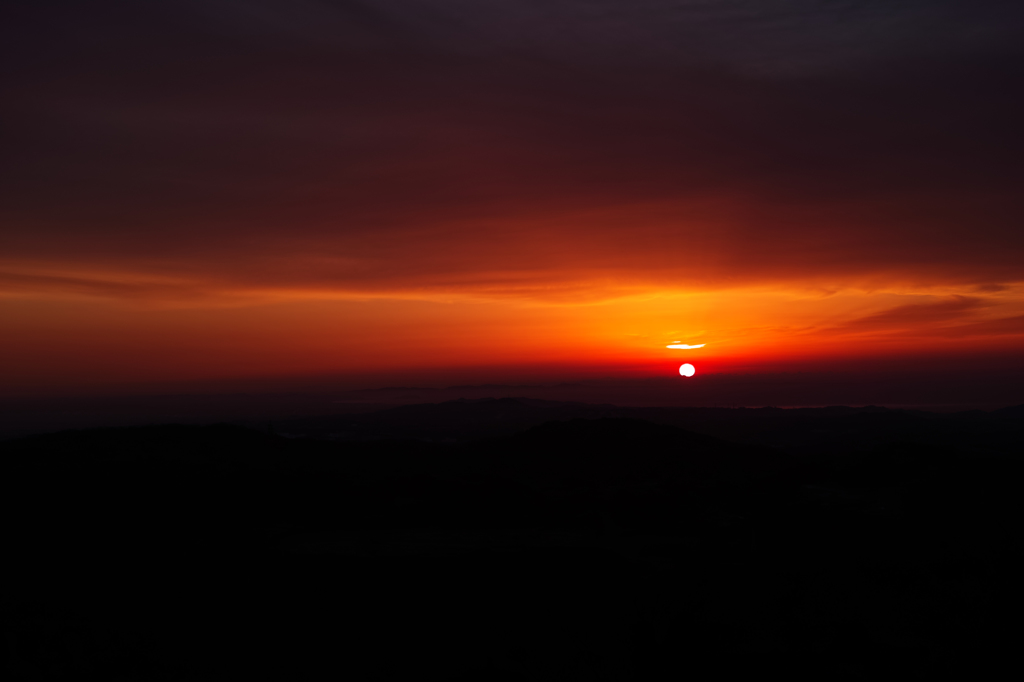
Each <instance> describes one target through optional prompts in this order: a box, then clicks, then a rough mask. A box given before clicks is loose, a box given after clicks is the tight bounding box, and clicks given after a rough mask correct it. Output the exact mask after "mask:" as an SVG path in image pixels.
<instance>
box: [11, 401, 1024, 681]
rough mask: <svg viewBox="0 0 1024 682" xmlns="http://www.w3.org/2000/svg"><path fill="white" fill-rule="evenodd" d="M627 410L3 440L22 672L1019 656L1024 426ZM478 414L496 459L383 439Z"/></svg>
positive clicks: (875, 662)
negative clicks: (335, 429)
mask: <svg viewBox="0 0 1024 682" xmlns="http://www.w3.org/2000/svg"><path fill="white" fill-rule="evenodd" d="M621 410H622V408H615V407H613V406H585V405H574V404H546V403H540V402H539V401H524V400H513V399H508V400H500V401H498V400H496V401H484V402H469V401H463V402H459V403H454V404H439V405H432V406H410V407H407V408H402V409H399V410H389V411H386V412H383V413H378V414H377V415H365V416H364V417H365V419H366V421H365V422H362V421H361V422H358V424H359V426H358V428H361V429H367V431H363V432H362V435H366V436H367V437H366V438H360V439H356V438H349V439H347V440H333V441H332V440H326V439H324V440H312V439H304V438H295V437H284V436H281V435H275V434H272V433H268V432H266V431H254V430H249V429H244V428H240V427H236V426H227V425H216V426H205V427H199V426H155V427H139V428H130V429H107V430H98V431H78V432H64V433H57V434H48V435H43V436H36V437H32V438H25V439H21V440H16V441H7V442H3V443H0V486H2V490H0V492H2V495H3V499H4V504H5V510H4V511H5V513H4V517H3V518H4V526H3V532H4V538H5V543H6V547H7V549H8V552H9V557H10V558H9V560H8V562H7V568H8V569H9V571H8V572H9V577H8V579H7V580H6V581H5V582H4V583H3V603H4V609H5V611H4V614H5V615H4V622H5V628H6V630H5V631H6V632H7V633H8V642H9V646H8V654H7V655H8V656H9V669H10V670H12V671H13V672H14V676H15V677H16V678H18V677H20V678H24V679H81V678H83V677H97V678H104V679H110V678H117V677H122V678H132V679H169V680H178V679H182V680H184V679H210V680H213V679H217V680H219V679H225V678H235V677H240V676H241V677H245V678H248V679H254V678H256V679H274V680H279V679H311V678H314V677H316V678H318V679H319V678H322V677H324V676H334V677H345V678H346V679H354V680H387V679H417V680H462V679H488V680H491V679H493V680H501V679H505V680H526V679H550V680H570V679H609V680H629V679H634V680H646V679H669V678H676V677H680V676H684V675H695V676H698V677H709V676H721V675H734V674H735V675H740V674H744V675H749V674H754V673H757V674H772V673H779V674H782V673H785V674H787V675H789V676H791V677H803V678H807V679H810V677H811V676H815V677H817V676H819V675H820V674H821V672H820V671H821V669H822V668H821V666H822V665H824V664H828V665H833V666H834V665H835V662H836V661H843V662H844V663H843V666H856V665H863V666H866V667H877V666H879V665H882V663H883V661H884V662H885V665H886V666H889V667H887V668H886V669H887V670H893V671H896V670H898V669H899V666H900V665H902V666H904V667H905V669H906V670H915V671H922V670H924V671H928V670H932V671H937V670H940V669H942V666H945V665H947V664H948V663H949V662H950V661H951V660H952V658H951V657H954V656H960V655H966V656H971V657H973V659H974V660H977V661H991V662H996V661H999V660H1001V659H1004V658H1006V657H1009V656H1011V655H1014V654H1015V650H1016V635H1015V632H1016V629H1015V628H1014V627H1013V626H1012V624H1013V623H1015V622H1016V619H1017V616H1018V614H1019V612H1020V607H1021V606H1022V599H1021V591H1020V587H1019V575H1020V570H1021V568H1022V567H1024V566H1022V561H1021V559H1022V556H1021V553H1022V548H1024V533H1022V526H1021V518H1022V516H1021V509H1020V505H1021V498H1020V494H1019V490H1020V487H1021V484H1022V482H1024V471H1022V468H1021V454H1024V453H1022V452H1021V450H1020V449H1019V448H1017V446H1016V445H1015V444H1019V443H1020V438H1021V429H1020V422H1019V421H1018V419H1017V417H1016V413H1015V412H1013V411H1007V412H1001V413H1000V414H995V413H964V414H957V415H944V416H943V415H929V414H927V413H916V412H902V411H893V410H886V409H882V408H824V409H819V410H792V411H790V410H785V411H783V410H773V409H766V410H688V411H687V410H682V411H680V410H675V411H673V410H667V411H660V412H659V411H658V410H653V409H651V410H647V411H646V412H644V411H626V414H627V415H628V416H623V413H622V412H621ZM581 413H584V414H586V415H589V416H590V417H591V418H580V414H581ZM640 413H642V414H648V415H651V416H653V417H654V420H653V421H650V420H643V419H638V418H636V415H637V414H640ZM552 414H557V415H560V416H563V417H566V418H565V419H563V420H558V421H551V420H544V421H542V422H541V423H535V424H534V423H531V422H535V421H537V420H538V419H539V418H540V416H551V415H552ZM364 417H360V419H363V418H364ZM345 419H350V417H345ZM460 419H461V420H470V421H472V420H474V419H478V420H479V421H478V422H476V423H475V424H472V423H470V424H466V425H465V426H464V427H462V429H461V431H459V433H461V434H462V435H463V436H465V435H466V434H478V435H487V434H490V437H486V438H476V439H468V438H467V439H465V440H464V441H463V440H460V442H456V443H447V444H445V443H442V442H427V441H426V440H413V439H411V438H410V439H404V440H402V439H390V440H389V439H386V438H382V436H384V435H387V434H388V433H390V434H391V435H395V434H400V433H404V434H406V435H408V436H414V435H415V436H417V437H424V434H426V433H429V435H428V436H425V437H428V438H431V439H434V440H440V441H443V440H444V439H445V438H454V437H453V436H451V435H450V434H452V433H453V431H452V429H453V428H454V429H458V428H459V420H460ZM673 420H674V421H675V422H677V423H683V422H686V423H690V424H693V425H695V427H696V428H694V429H692V430H690V429H681V428H679V427H678V426H677V425H673V424H671V423H669V422H670V421H673ZM371 429H376V431H373V435H372V437H369V435H368V434H369V433H370V431H369V430H371ZM282 430H284V429H283V428H282ZM701 430H702V431H703V432H698V431H701ZM496 432H497V433H496ZM729 432H733V433H735V434H736V437H737V439H736V440H733V439H730V438H723V437H721V436H722V434H727V433H729ZM446 434H448V435H446ZM716 434H717V435H716ZM787 445H791V446H792V447H787ZM1015 448H1016V449H1015ZM893 666H895V667H893Z"/></svg>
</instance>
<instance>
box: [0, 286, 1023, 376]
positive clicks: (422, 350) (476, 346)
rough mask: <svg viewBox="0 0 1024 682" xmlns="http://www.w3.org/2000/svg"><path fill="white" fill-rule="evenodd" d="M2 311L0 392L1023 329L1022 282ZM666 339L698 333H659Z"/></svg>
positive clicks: (798, 363)
mask: <svg viewBox="0 0 1024 682" xmlns="http://www.w3.org/2000/svg"><path fill="white" fill-rule="evenodd" d="M0 311H2V314H0V320H2V321H0V326H2V329H0V333H2V341H0V345H2V346H3V348H2V351H3V360H2V361H0V362H2V363H3V364H2V367H3V372H4V385H5V388H6V390H7V391H8V392H24V391H44V392H45V391H58V390H61V389H68V388H75V387H79V388H82V389H85V388H90V387H91V388H95V389H97V390H98V389H101V388H103V387H105V386H115V385H144V384H153V383H163V384H174V383H175V382H179V383H202V382H210V381H218V380H223V379H231V378H244V377H255V378H261V377H275V376H317V375H349V376H353V377H364V381H369V382H372V381H373V377H374V376H388V377H402V376H406V377H409V379H410V380H417V379H420V380H428V379H427V377H434V379H433V381H434V383H437V382H438V381H440V382H441V383H445V380H444V379H443V378H441V379H438V378H437V377H445V376H447V377H450V379H449V380H448V383H458V382H459V379H460V378H462V379H465V380H467V381H482V382H487V381H490V380H492V379H498V380H504V381H507V380H509V379H510V378H512V379H514V378H516V377H527V376H528V377H530V378H531V380H545V379H546V380H560V379H564V378H567V377H568V378H571V377H582V376H661V375H665V376H667V375H670V374H672V373H675V372H677V369H678V366H679V363H680V362H684V361H685V362H691V363H693V364H695V365H699V367H700V373H701V374H702V375H704V374H709V373H721V372H752V373H757V372H770V371H779V370H780V368H789V369H792V368H800V367H804V368H816V369H819V370H821V369H828V368H829V367H834V366H837V365H840V364H843V363H850V362H854V361H860V362H869V361H870V362H877V361H885V360H887V359H888V360H892V359H898V358H901V357H915V358H917V359H918V360H921V359H926V358H927V357H928V356H929V355H934V356H936V357H948V356H950V355H951V354H952V355H955V354H957V353H960V354H967V353H974V354H979V353H981V354H984V353H995V354H999V353H1003V354H1006V353H1013V352H1015V351H1016V350H1018V349H1019V348H1020V347H1021V342H1022V341H1024V297H1022V296H1021V293H1020V292H1019V291H1018V290H1016V289H1013V288H1005V289H1004V290H1002V291H999V292H992V293H988V294H984V295H983V296H979V295H978V294H977V293H975V294H974V295H968V294H967V293H954V291H953V290H949V289H946V290H940V291H937V292H934V291H933V292H922V291H890V292H878V291H875V292H866V291H856V290H849V291H838V292H835V293H828V294H826V293H822V292H821V291H814V290H799V289H792V290H788V291H787V290H784V289H781V288H775V289H770V288H767V287H760V288H747V289H735V290H724V291H705V292H691V293H679V292H652V293H649V294H647V295H644V296H630V297H623V298H618V299H611V300H604V301H593V302H585V303H565V302H560V303H540V302H537V301H523V300H514V299H508V298H502V299H497V300H495V299H487V298H485V297H479V296H478V297H473V298H470V297H466V296H452V297H449V299H448V300H437V298H436V297H431V298H429V299H427V300H422V299H421V300H413V299H408V298H385V297H377V298H367V299H363V300H356V299H352V298H338V299H333V300H332V299H328V298H324V297H317V298H307V299H303V298H297V297H291V298H287V299H280V298H279V299H277V300H269V301H264V302H262V303H252V302H249V303H247V304H244V305H240V304H238V303H233V304H226V303H220V304H217V305H210V304H209V302H207V303H206V304H203V305H197V304H196V303H194V302H193V303H191V304H188V305H185V304H181V303H177V304H174V305H169V304H168V305H154V304H152V303H139V302H131V301H123V300H110V299H103V298H97V297H93V298H81V297H78V298H71V297H65V298H61V297H52V296H51V297H47V298H41V297H24V296H21V297H16V296H8V297H6V298H3V299H0ZM677 340H683V341H687V340H699V341H701V342H706V343H707V346H706V347H704V348H700V349H692V350H685V351H681V350H674V349H669V348H666V345H667V344H671V342H673V341H677ZM683 356H685V357H683Z"/></svg>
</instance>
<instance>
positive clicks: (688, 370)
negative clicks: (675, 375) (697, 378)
mask: <svg viewBox="0 0 1024 682" xmlns="http://www.w3.org/2000/svg"><path fill="white" fill-rule="evenodd" d="M696 371H697V370H695V369H694V368H693V365H691V364H690V363H688V362H687V363H686V364H684V365H683V366H681V367H680V368H679V373H680V374H682V375H683V376H684V377H692V376H693V373H694V372H696Z"/></svg>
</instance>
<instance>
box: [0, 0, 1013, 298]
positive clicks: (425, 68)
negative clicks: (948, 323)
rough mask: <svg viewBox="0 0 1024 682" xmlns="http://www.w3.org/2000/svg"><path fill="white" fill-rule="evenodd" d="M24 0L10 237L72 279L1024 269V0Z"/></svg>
mask: <svg viewBox="0 0 1024 682" xmlns="http://www.w3.org/2000/svg"><path fill="white" fill-rule="evenodd" d="M6 11H7V12H8V13H9V15H8V17H7V19H8V20H7V21H4V22H0V23H2V24H3V25H4V26H5V28H4V29H2V30H3V34H2V35H0V37H2V38H3V40H2V41H0V42H3V43H4V45H5V47H3V48H2V49H3V58H4V59H3V62H4V64H5V65H6V67H5V68H4V71H3V73H2V75H0V78H2V81H0V82H2V83H3V87H4V90H5V96H4V97H3V99H2V103H0V121H2V129H3V131H4V132H3V133H2V134H0V144H2V146H3V149H4V154H3V155H2V161H0V221H2V222H3V224H4V225H5V226H6V227H5V229H4V230H3V232H2V233H0V253H2V254H3V259H4V261H5V263H7V264H8V265H10V263H11V262H13V263H15V264H17V263H28V262H32V263H44V264H46V265H47V267H48V268H49V270H48V272H50V273H51V274H49V275H46V276H55V275H53V274H52V271H53V270H54V269H55V268H56V269H59V268H62V267H64V268H67V270H68V273H71V272H74V271H77V270H81V269H83V268H85V269H89V268H93V269H100V270H103V271H109V272H116V271H118V270H119V269H120V270H123V271H124V272H126V273H129V272H148V273H153V274H154V275H159V276H166V277H176V278H183V279H185V280H187V279H188V278H193V279H194V280H195V281H196V282H202V283H212V284H210V285H211V286H225V287H231V286H235V287H237V286H255V287H274V286H278V287H324V288H332V287H333V288H340V289H346V290H355V291H389V290H395V289H405V290H408V289H417V288H428V289H431V288H433V289H444V290H462V289H466V290H479V291H482V292H485V293H492V294H494V293H501V292H505V293H512V294H517V292H519V293H521V292H524V291H526V292H534V293H533V294H531V295H541V296H543V295H545V294H544V292H546V291H555V290H558V291H562V290H573V291H575V290H577V289H579V288H580V287H583V288H586V287H587V286H594V287H598V288H600V287H599V285H597V284H587V283H591V282H597V281H605V282H613V283H614V285H608V289H609V290H612V289H616V287H618V288H619V289H621V288H622V287H628V286H630V285H631V283H632V284H635V285H637V286H640V285H649V284H657V285H659V286H666V285H667V286H671V285H686V286H694V285H700V286H721V285H730V284H735V283H751V282H762V281H780V280H794V279H801V278H803V279H822V278H826V279H828V278H830V279H838V280H842V281H849V282H856V281H862V280H871V281H881V280H885V281H914V282H926V283H928V282H949V281H955V282H963V283H969V284H978V285H985V284H988V283H991V282H993V281H1000V282H1012V281H1019V280H1020V279H1022V278H1024V265H1022V264H1024V231H1022V230H1021V229H1020V221H1021V217H1022V210H1021V209H1022V208H1024V207H1022V205H1021V204H1022V199H1024V197H1022V195H1021V193H1020V191H1019V187H1020V182H1021V180H1022V179H1024V178H1022V175H1024V167H1022V164H1021V161H1020V159H1022V158H1024V154H1022V152H1024V135H1022V134H1021V132H1020V126H1019V121H1020V120H1021V119H1022V118H1024V96H1022V95H1021V94H1020V92H1021V90H1020V88H1019V87H1018V85H1019V82H1020V79H1021V75H1022V73H1021V72H1022V70H1024V60H1022V59H1021V52H1020V51H1019V45H1020V44H1021V43H1020V41H1019V38H1020V37H1021V30H1020V29H1021V25H1022V23H1021V18H1022V13H1021V10H1020V9H1019V5H1018V4H1017V3H996V2H989V3H985V2H982V3H970V4H967V3H960V2H942V3H934V2H911V1H906V2H884V3H883V2H866V3H848V2H838V1H826V0H819V1H817V2H810V1H797V0H786V1H783V0H773V1H770V2H750V1H739V0H732V1H723V2H705V1H696V0H694V1H691V2H662V1H655V0H644V1H642V2H630V3H626V2H610V1H604V2H583V1H582V0H571V1H570V0H558V1H555V2H549V3H528V2H513V1H511V0H509V1H506V2H488V3H482V2H470V1H469V0H465V1H461V0H460V1H455V0H451V1H445V2H441V1H440V0H438V1H437V2H428V1H426V0H423V1H413V0H407V1H404V2H403V1H399V0H377V1H372V2H371V1H370V0H366V1H365V2H354V1H348V2H326V1H325V2H315V1H312V0H310V1H306V2H284V1H283V0H282V1H276V0H254V1H251V2H243V1H242V0H211V1H209V2H200V1H199V0H195V1H194V2H185V1H182V2H154V3H127V2H123V3H117V2H105V3H104V2H100V3H88V5H85V4H78V3H42V2H41V3H32V4H31V5H28V4H26V6H25V7H22V8H16V9H14V10H10V9H9V10H6ZM683 258H685V260H681V259H683ZM18 271H19V272H23V271H24V269H23V268H22V269H18ZM39 276H40V277H42V276H44V275H43V274H40V275H39ZM66 278H70V279H74V278H75V277H74V276H73V275H71V274H68V275H66ZM58 279H59V277H58ZM40 281H42V280H40ZM581 282H582V283H583V284H581ZM40 286H43V284H40ZM47 286H49V285H47ZM68 286H71V287H72V288H74V286H77V285H74V286H72V285H71V284H69V285H68ZM115 289H116V287H115ZM616 290H617V289H616ZM537 292H539V293H537Z"/></svg>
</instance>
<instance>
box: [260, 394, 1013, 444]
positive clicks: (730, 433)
mask: <svg viewBox="0 0 1024 682" xmlns="http://www.w3.org/2000/svg"><path fill="white" fill-rule="evenodd" d="M600 418H622V419H641V420H644V421H648V422H653V423H657V424H665V425H669V426H676V427H679V428H683V429H686V430H688V431H693V432H696V433H703V434H706V435H711V436H716V437H719V438H725V439H727V440H730V441H734V442H745V443H749V444H755V445H765V446H769V447H775V448H783V449H785V450H787V451H789V452H791V453H793V454H808V455H817V454H821V453H828V454H830V453H835V452H837V451H841V450H843V451H854V450H870V449H872V448H874V447H877V446H878V445H880V444H882V443H885V442H889V441H893V440H900V439H902V440H911V441H917V442H928V443H932V444H942V445H948V444H949V443H950V442H951V441H954V442H957V443H958V444H959V445H960V446H961V447H964V448H968V449H970V448H976V449H977V448H981V449H986V450H992V451H997V452H1003V453H1008V454H1009V453H1014V452H1019V451H1020V448H1021V446H1022V445H1024V441H1022V440H1021V438H1020V435H1019V432H1020V431H1021V429H1024V407H1018V408H1004V409H1002V410H995V411H993V412H982V411H977V410H976V411H971V412H962V413H952V414H941V413H934V412H924V411H915V410H895V409H889V408H885V407H875V406H867V407H841V406H837V407H823V408H792V409H779V408H773V407H764V408H708V407H693V408H680V407H619V406H616V405H591V404H586V403H565V402H552V401H545V400H532V399H528V398H498V399H493V398H488V399H480V400H455V401H449V402H443V403H426V404H421V405H404V406H401V407H397V408H391V409H385V410H379V411H376V412H370V413H366V414H346V415H333V416H330V415H329V416H322V417H306V418H302V419H289V420H281V421H279V422H277V424H276V426H277V428H278V429H279V430H280V431H281V432H282V433H285V434H287V435H291V436H296V437H305V438H314V439H323V440H336V441H363V440H375V439H389V438H391V439H393V438H404V439H416V440H423V441H429V442H441V443H455V442H466V441H472V440H478V439H481V438H493V437H500V436H507V435H511V434H514V433H516V432H518V431H522V430H525V429H528V428H531V427H534V426H538V425H540V424H543V423H546V422H551V421H567V420H571V419H600Z"/></svg>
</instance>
